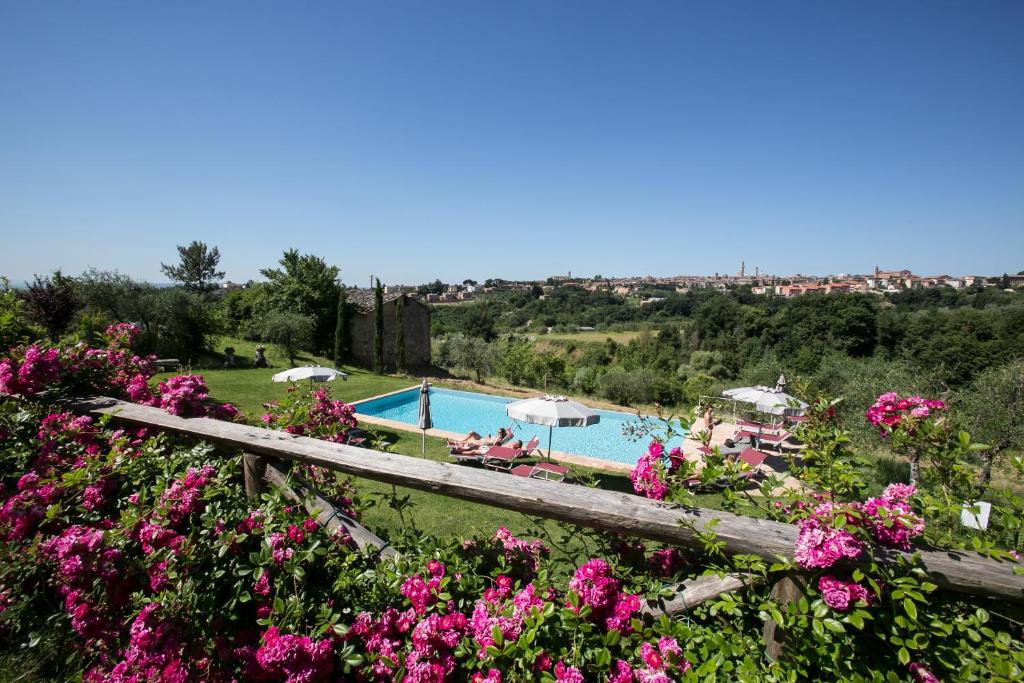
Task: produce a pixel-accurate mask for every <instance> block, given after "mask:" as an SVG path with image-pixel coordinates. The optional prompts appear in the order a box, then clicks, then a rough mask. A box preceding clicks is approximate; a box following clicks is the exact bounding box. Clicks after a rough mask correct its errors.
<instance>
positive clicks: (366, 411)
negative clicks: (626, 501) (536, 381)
mask: <svg viewBox="0 0 1024 683" xmlns="http://www.w3.org/2000/svg"><path fill="white" fill-rule="evenodd" d="M419 400H420V390H419V388H418V387H416V388H412V389H409V390H407V391H402V392H400V393H397V394H392V395H391V396H384V397H382V398H375V399H370V400H367V401H359V402H356V404H355V407H356V412H357V413H361V414H363V415H372V416H375V417H380V418H384V419H387V420H395V421H396V422H404V423H406V424H411V425H415V424H416V420H417V418H418V412H419ZM514 400H516V399H511V398H507V397H504V396H490V395H488V394H476V393H472V392H468V391H453V390H451V389H433V388H432V389H431V390H430V415H431V418H432V419H433V422H434V427H435V428H436V429H444V430H447V431H450V432H456V433H459V434H465V433H467V432H469V431H471V430H473V431H476V432H479V433H481V434H493V433H494V431H495V430H496V429H497V428H498V427H509V426H511V427H512V431H513V434H514V435H515V438H516V439H520V440H522V441H523V443H526V442H527V441H529V440H530V438H532V437H533V436H537V437H538V438H540V446H541V448H543V449H545V450H546V449H547V447H548V428H547V427H545V426H543V425H533V424H526V423H525V422H518V421H516V420H513V419H511V418H510V417H508V415H506V414H505V406H506V404H508V403H511V402H513V401H514ZM596 412H597V413H598V414H599V415H600V416H601V421H600V422H598V423H597V424H595V425H591V426H589V427H556V428H555V429H554V432H553V435H552V439H553V441H554V443H553V445H552V448H553V449H554V450H556V451H562V452H563V453H574V454H578V455H587V456H591V457H594V458H601V459H602V460H611V461H613V462H619V463H625V464H627V465H633V464H635V463H636V460H637V458H638V457H640V454H641V453H643V452H644V451H645V450H646V448H647V440H646V439H644V440H642V441H637V440H636V439H635V438H632V437H630V436H627V435H624V434H623V427H625V426H626V425H628V424H636V423H637V422H638V418H637V416H636V414H635V413H621V412H617V411H613V410H598V411H596ZM676 429H677V431H678V429H679V426H678V424H677V425H676ZM681 444H682V437H676V438H675V439H674V440H673V441H671V442H670V444H669V445H670V446H676V445H681Z"/></svg>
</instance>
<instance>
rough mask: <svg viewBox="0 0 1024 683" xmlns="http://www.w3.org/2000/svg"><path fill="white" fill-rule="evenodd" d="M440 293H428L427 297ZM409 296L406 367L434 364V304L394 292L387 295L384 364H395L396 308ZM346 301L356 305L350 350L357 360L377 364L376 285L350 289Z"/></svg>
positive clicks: (404, 316) (390, 366)
mask: <svg viewBox="0 0 1024 683" xmlns="http://www.w3.org/2000/svg"><path fill="white" fill-rule="evenodd" d="M431 296H436V295H427V298H428V300H429V298H430V297H431ZM401 297H404V298H405V304H404V306H405V307H404V310H403V312H402V321H403V327H404V333H405V365H406V367H412V368H414V367H424V366H427V365H430V307H429V306H427V305H426V304H424V303H423V302H421V301H419V300H418V299H415V298H413V297H412V296H409V295H408V294H399V293H397V292H391V293H389V294H385V295H384V366H385V368H387V369H389V370H393V369H394V368H395V309H396V308H397V301H398V299H399V298H401ZM346 301H347V302H348V304H349V306H351V307H352V317H351V321H350V324H349V330H350V337H349V353H350V355H351V358H352V360H353V361H355V363H356V364H358V365H363V366H366V367H369V366H372V365H373V335H374V333H373V321H374V312H375V310H376V306H375V305H374V296H373V290H372V289H359V290H349V292H348V294H347V298H346Z"/></svg>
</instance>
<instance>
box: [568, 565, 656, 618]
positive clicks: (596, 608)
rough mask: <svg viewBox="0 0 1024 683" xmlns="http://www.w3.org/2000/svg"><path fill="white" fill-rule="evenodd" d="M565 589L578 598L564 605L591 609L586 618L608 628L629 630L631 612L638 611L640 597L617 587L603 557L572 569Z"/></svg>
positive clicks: (577, 609) (576, 610)
mask: <svg viewBox="0 0 1024 683" xmlns="http://www.w3.org/2000/svg"><path fill="white" fill-rule="evenodd" d="M569 588H570V589H571V590H573V591H575V592H576V594H577V595H578V596H579V598H580V605H579V606H576V607H573V606H572V604H571V603H568V604H567V605H566V606H567V607H569V608H571V609H572V610H573V611H574V612H577V613H578V612H579V611H580V608H581V607H582V606H584V605H586V606H589V607H590V608H591V615H590V618H591V619H592V620H593V621H596V622H598V623H603V624H604V626H605V628H606V629H607V630H609V631H612V630H616V631H621V632H622V633H630V632H632V630H633V628H632V626H631V624H630V622H631V620H632V618H633V614H634V613H635V612H637V611H639V610H640V597H639V596H637V595H633V594H630V593H623V592H621V591H620V590H619V581H618V579H616V578H615V577H613V576H612V571H611V567H609V566H608V563H607V562H605V561H604V560H598V559H592V560H590V561H588V562H586V563H585V564H583V565H582V566H580V567H579V569H577V570H576V574H575V575H574V576H573V578H572V580H571V581H570V582H569Z"/></svg>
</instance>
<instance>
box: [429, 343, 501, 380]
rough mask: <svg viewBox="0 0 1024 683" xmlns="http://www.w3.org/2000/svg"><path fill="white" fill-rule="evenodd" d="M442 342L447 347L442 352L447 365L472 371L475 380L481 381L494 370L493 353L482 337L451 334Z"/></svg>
mask: <svg viewBox="0 0 1024 683" xmlns="http://www.w3.org/2000/svg"><path fill="white" fill-rule="evenodd" d="M443 344H444V345H445V346H446V347H447V348H446V351H443V352H442V353H445V354H446V357H447V358H446V362H447V363H448V367H452V368H460V369H463V370H467V371H469V372H472V373H473V375H474V376H475V377H476V381H477V382H482V381H483V378H484V377H486V376H487V375H489V374H490V373H491V372H492V371H493V370H494V354H493V352H492V349H491V347H490V345H488V344H487V342H485V341H484V340H483V339H480V338H479V337H470V336H467V335H464V334H453V335H452V336H451V337H448V338H447V339H445V340H444V342H443Z"/></svg>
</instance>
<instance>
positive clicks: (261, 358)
mask: <svg viewBox="0 0 1024 683" xmlns="http://www.w3.org/2000/svg"><path fill="white" fill-rule="evenodd" d="M266 350H267V347H265V346H257V347H256V358H254V359H253V361H252V366H253V367H254V368H269V367H270V363H268V362H267V357H266V356H265V355H264V353H265V352H266Z"/></svg>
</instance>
